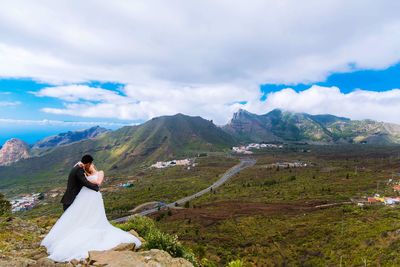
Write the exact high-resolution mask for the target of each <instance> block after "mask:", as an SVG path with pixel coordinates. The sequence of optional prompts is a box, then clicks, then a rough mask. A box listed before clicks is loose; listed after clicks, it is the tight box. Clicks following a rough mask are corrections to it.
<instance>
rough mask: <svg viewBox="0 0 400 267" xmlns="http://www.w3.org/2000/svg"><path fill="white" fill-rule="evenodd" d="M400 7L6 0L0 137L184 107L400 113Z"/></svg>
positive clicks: (0, 27)
mask: <svg viewBox="0 0 400 267" xmlns="http://www.w3.org/2000/svg"><path fill="white" fill-rule="evenodd" d="M399 9H400V2H398V1H373V0H363V1H345V0H336V1H310V2H303V1H291V0H289V1H276V2H274V1H250V2H249V1H243V2H235V4H232V3H231V2H230V1H220V2H218V4H217V3H216V2H215V1H214V0H204V1H200V2H193V1H182V2H165V1H162V0H155V1H147V2H143V3H141V4H138V3H136V2H125V1H121V2H119V1H106V0H99V1H96V4H95V5H94V4H93V3H91V2H82V1H74V0H73V1H68V2H65V3H63V5H60V4H58V2H54V1H50V0H44V1H42V2H41V3H36V2H29V1H27V2H25V3H24V5H23V6H21V4H20V3H16V2H7V3H4V4H3V5H2V8H1V9H0V21H1V24H0V62H1V64H0V143H2V142H4V141H5V140H6V139H8V138H10V137H19V138H22V139H23V140H25V141H27V142H29V143H33V142H35V141H36V140H38V139H40V138H43V137H45V136H47V135H50V134H56V133H58V132H61V131H66V130H76V129H82V128H88V127H90V126H93V125H95V124H99V125H101V126H106V127H107V128H112V129H115V128H118V127H120V126H121V125H126V124H135V123H140V122H144V121H146V120H148V119H150V118H152V117H156V116H162V115H172V114H176V113H184V114H187V115H193V116H202V117H204V118H206V119H210V120H213V121H214V122H215V123H216V124H218V125H223V124H225V123H227V122H228V121H229V119H230V118H231V116H232V113H233V112H235V111H237V110H238V109H239V108H244V109H247V110H248V111H250V112H253V113H257V114H264V113H267V112H269V111H271V110H272V109H274V108H281V109H285V110H289V111H293V112H307V113H311V114H326V113H329V114H334V115H337V116H343V117H349V118H351V119H374V120H378V121H385V122H391V123H399V124H400V109H399V106H400V90H399V87H400V85H399V82H400V78H399V77H400V76H399V71H400V64H399V63H400V35H399V34H398V32H400V17H399V15H398V10H399ZM199 10H207V11H208V12H206V13H205V12H199ZM354 10H357V12H354ZM89 11H90V12H89ZM304 14H307V15H306V16H305V15H304ZM44 120H45V121H44Z"/></svg>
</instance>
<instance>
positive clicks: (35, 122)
mask: <svg viewBox="0 0 400 267" xmlns="http://www.w3.org/2000/svg"><path fill="white" fill-rule="evenodd" d="M0 124H19V125H43V126H60V125H64V126H65V125H68V126H97V125H102V126H125V125H134V124H125V123H118V122H105V121H60V120H18V119H2V118H0Z"/></svg>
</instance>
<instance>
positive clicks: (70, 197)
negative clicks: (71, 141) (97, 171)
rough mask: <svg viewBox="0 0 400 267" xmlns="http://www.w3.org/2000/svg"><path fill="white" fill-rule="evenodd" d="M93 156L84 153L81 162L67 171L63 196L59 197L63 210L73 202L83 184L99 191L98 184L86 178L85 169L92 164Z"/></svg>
mask: <svg viewBox="0 0 400 267" xmlns="http://www.w3.org/2000/svg"><path fill="white" fill-rule="evenodd" d="M92 162H93V157H92V156H90V155H84V156H83V157H82V160H81V163H82V164H83V167H82V165H81V164H76V165H75V166H74V167H73V168H72V170H71V171H70V173H69V176H68V185H67V190H66V191H65V193H64V196H63V197H62V199H61V203H63V209H64V211H65V210H66V209H68V207H69V206H71V204H72V202H74V200H75V197H76V196H77V195H78V194H79V191H81V189H82V187H83V186H86V187H87V188H90V189H92V190H94V191H99V186H98V185H96V184H92V183H91V182H89V181H88V180H87V179H86V176H85V170H89V168H90V165H92Z"/></svg>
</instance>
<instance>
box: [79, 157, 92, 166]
mask: <svg viewBox="0 0 400 267" xmlns="http://www.w3.org/2000/svg"><path fill="white" fill-rule="evenodd" d="M81 162H82V163H83V164H88V163H92V162H93V157H92V156H90V155H84V156H83V157H82V159H81Z"/></svg>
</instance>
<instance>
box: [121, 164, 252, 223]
mask: <svg viewBox="0 0 400 267" xmlns="http://www.w3.org/2000/svg"><path fill="white" fill-rule="evenodd" d="M254 164H256V160H255V159H252V158H242V159H240V163H239V164H237V165H235V166H233V167H232V168H230V169H229V170H227V171H226V172H225V173H224V175H222V177H221V178H220V179H219V180H218V181H216V182H215V183H213V184H212V185H210V186H209V187H207V188H205V189H203V190H201V191H199V192H197V193H195V194H193V195H191V196H187V197H184V198H181V199H179V200H177V201H174V202H172V203H169V204H166V205H164V206H162V208H174V207H175V206H176V205H178V206H182V205H184V204H185V203H186V202H187V201H191V200H193V199H195V198H197V197H200V196H202V195H204V194H206V193H209V192H210V191H211V189H212V190H214V189H216V188H218V187H220V186H221V185H222V184H224V183H225V182H226V181H228V180H229V179H230V178H231V177H232V176H234V175H235V174H237V173H238V172H240V171H241V170H243V169H246V168H248V167H251V166H253V165H254ZM157 211H159V209H158V208H154V209H149V210H145V211H142V212H140V213H137V214H139V215H143V216H145V215H149V214H152V213H155V212H157ZM131 216H133V215H129V216H125V217H122V218H118V219H115V220H113V222H117V223H119V222H125V221H127V220H128V219H129V218H130V217H131Z"/></svg>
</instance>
